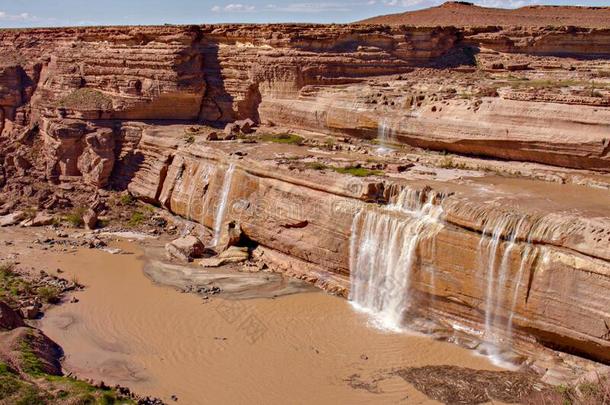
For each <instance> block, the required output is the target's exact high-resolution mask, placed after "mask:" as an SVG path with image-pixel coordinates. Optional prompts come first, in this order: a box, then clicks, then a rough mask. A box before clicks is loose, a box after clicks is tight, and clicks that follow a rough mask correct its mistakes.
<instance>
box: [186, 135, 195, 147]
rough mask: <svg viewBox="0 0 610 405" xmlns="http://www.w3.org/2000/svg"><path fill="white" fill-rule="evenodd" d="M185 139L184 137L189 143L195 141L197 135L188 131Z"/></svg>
mask: <svg viewBox="0 0 610 405" xmlns="http://www.w3.org/2000/svg"><path fill="white" fill-rule="evenodd" d="M183 139H184V142H186V143H187V144H189V145H190V144H193V143H195V135H193V134H189V133H186V134H184V138H183Z"/></svg>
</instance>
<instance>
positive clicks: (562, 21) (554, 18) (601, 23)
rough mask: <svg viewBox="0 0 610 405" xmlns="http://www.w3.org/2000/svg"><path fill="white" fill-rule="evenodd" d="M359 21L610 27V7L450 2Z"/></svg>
mask: <svg viewBox="0 0 610 405" xmlns="http://www.w3.org/2000/svg"><path fill="white" fill-rule="evenodd" d="M357 23H359V24H389V25H414V26H437V25H440V26H455V27H473V26H478V27H481V26H490V25H492V26H496V25H502V26H519V27H546V26H552V27H559V26H577V27H582V28H610V7H579V6H540V5H538V6H526V7H521V8H517V9H504V8H491V7H481V6H477V5H475V4H473V3H470V2H467V1H451V2H446V3H444V4H442V5H440V6H437V7H431V8H426V9H422V10H415V11H407V12H405V13H397V14H388V15H382V16H377V17H372V18H368V19H366V20H362V21H358V22H357Z"/></svg>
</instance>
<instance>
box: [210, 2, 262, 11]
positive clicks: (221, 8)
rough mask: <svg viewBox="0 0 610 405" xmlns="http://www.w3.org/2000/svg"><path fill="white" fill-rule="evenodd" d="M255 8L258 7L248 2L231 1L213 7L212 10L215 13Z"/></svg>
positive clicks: (252, 9)
mask: <svg viewBox="0 0 610 405" xmlns="http://www.w3.org/2000/svg"><path fill="white" fill-rule="evenodd" d="M255 9H256V7H254V6H251V5H248V4H241V3H230V4H227V5H225V6H214V7H212V11H214V12H215V13H218V12H220V11H226V12H229V13H247V12H251V11H254V10H255Z"/></svg>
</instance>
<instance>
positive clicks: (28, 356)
mask: <svg viewBox="0 0 610 405" xmlns="http://www.w3.org/2000/svg"><path fill="white" fill-rule="evenodd" d="M31 336H32V335H30V334H28V335H26V338H25V339H24V340H23V341H21V343H20V345H19V352H20V353H21V369H22V370H23V371H25V372H26V373H28V374H29V375H32V376H36V377H37V376H40V375H42V374H43V373H44V368H43V366H42V363H41V361H40V359H39V358H38V357H37V356H36V353H34V350H32V346H31V345H30V342H29V339H30V337H31Z"/></svg>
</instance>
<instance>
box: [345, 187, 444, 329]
mask: <svg viewBox="0 0 610 405" xmlns="http://www.w3.org/2000/svg"><path fill="white" fill-rule="evenodd" d="M436 196H437V195H436V194H435V193H432V192H430V193H427V194H426V193H425V192H420V191H413V190H408V189H405V190H403V191H401V193H400V194H399V196H398V198H397V199H396V201H394V203H393V204H391V205H389V206H388V207H384V208H378V207H366V208H364V209H362V210H361V211H360V212H359V213H358V214H357V215H356V216H355V217H354V221H353V223H352V235H351V244H350V274H351V275H350V277H351V286H352V287H351V292H350V300H351V301H352V303H353V304H354V306H356V307H357V308H359V309H361V310H364V311H366V312H368V313H371V314H373V315H374V318H375V320H377V321H379V323H380V324H381V326H383V327H385V328H388V329H392V330H400V329H402V328H403V320H404V317H405V314H406V313H407V312H408V310H409V307H410V305H411V304H412V301H411V299H410V282H411V275H412V271H413V268H414V264H415V263H416V260H417V248H418V246H419V242H420V240H423V239H427V238H431V237H434V235H435V234H436V233H437V232H438V231H439V230H440V228H441V227H442V223H441V221H440V217H441V214H442V209H441V207H440V205H436V204H435V201H434V200H435V198H436Z"/></svg>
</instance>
